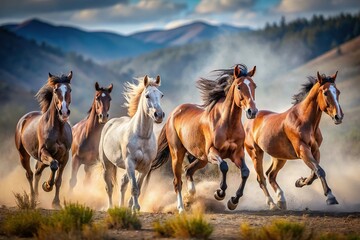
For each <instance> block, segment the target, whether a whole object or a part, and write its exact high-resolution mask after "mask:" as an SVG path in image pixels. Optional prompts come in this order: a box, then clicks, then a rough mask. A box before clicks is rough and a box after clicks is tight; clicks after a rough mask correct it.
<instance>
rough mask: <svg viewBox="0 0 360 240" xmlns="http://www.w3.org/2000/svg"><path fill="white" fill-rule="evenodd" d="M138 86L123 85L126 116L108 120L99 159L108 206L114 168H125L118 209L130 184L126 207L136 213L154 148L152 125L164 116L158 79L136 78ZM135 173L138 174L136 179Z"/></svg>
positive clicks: (102, 135) (114, 180)
mask: <svg viewBox="0 0 360 240" xmlns="http://www.w3.org/2000/svg"><path fill="white" fill-rule="evenodd" d="M137 80H138V82H139V84H137V85H136V84H132V83H129V82H128V83H126V85H125V90H126V92H125V94H124V95H125V99H126V101H127V104H126V106H127V107H128V115H129V116H123V117H120V118H113V119H111V120H110V121H108V122H107V123H106V124H105V126H104V129H103V130H102V132H101V138H100V144H99V159H100V162H101V163H102V165H103V167H104V180H105V183H106V191H107V194H108V199H109V207H112V193H113V186H114V184H115V183H116V171H117V168H118V167H119V168H122V169H125V170H126V172H125V173H124V175H123V177H122V180H121V189H120V206H124V198H125V192H126V189H127V185H128V183H129V181H130V184H131V198H130V201H129V207H130V208H132V211H133V212H135V211H139V210H140V205H139V203H138V198H139V195H140V189H141V185H142V183H143V180H144V177H145V176H146V175H147V174H148V172H149V171H150V168H151V162H152V160H153V159H154V158H155V156H156V152H157V145H156V138H155V133H154V129H153V126H154V122H155V123H161V122H162V121H163V118H164V116H165V114H164V112H163V111H162V109H161V104H160V103H161V101H160V100H161V98H162V97H163V94H162V92H161V91H160V90H159V89H158V87H159V86H160V76H157V77H156V79H152V78H148V76H145V77H144V78H141V79H137ZM135 170H136V171H137V172H138V173H139V174H138V177H137V179H136V176H135Z"/></svg>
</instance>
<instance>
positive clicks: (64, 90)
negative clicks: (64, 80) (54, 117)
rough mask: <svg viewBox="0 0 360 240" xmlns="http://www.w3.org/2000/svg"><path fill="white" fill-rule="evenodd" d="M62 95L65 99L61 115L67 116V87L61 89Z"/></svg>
mask: <svg viewBox="0 0 360 240" xmlns="http://www.w3.org/2000/svg"><path fill="white" fill-rule="evenodd" d="M59 89H60V90H61V94H62V97H63V100H62V103H61V113H62V114H64V115H66V114H67V108H66V101H65V94H66V91H67V87H66V86H65V85H61V86H60V88H59Z"/></svg>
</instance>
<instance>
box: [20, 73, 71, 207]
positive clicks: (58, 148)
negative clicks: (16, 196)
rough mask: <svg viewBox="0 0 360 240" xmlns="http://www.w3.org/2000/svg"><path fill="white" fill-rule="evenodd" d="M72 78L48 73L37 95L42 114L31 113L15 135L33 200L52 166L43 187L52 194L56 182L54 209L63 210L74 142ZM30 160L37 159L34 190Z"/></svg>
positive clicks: (69, 75) (22, 119) (25, 117)
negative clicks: (62, 198) (65, 174)
mask: <svg viewBox="0 0 360 240" xmlns="http://www.w3.org/2000/svg"><path fill="white" fill-rule="evenodd" d="M71 78H72V72H70V73H69V74H68V75H67V76H66V75H62V76H60V77H58V76H53V75H51V74H50V73H49V78H48V81H47V84H45V85H44V86H43V87H42V88H41V89H40V90H39V92H38V93H37V94H36V98H37V100H38V101H39V103H40V107H41V112H30V113H27V114H26V115H24V116H23V117H22V118H20V120H19V122H18V124H17V126H16V132H15V145H16V148H17V150H18V151H19V155H20V161H21V164H22V166H23V167H24V168H25V170H26V177H27V179H28V181H29V184H30V191H31V197H32V199H34V198H35V196H38V185H39V180H40V177H41V173H42V172H43V170H44V169H45V168H46V167H48V166H50V169H51V174H50V178H49V180H48V181H46V182H44V183H43V185H42V188H43V190H44V191H46V192H50V191H51V190H52V188H53V185H54V183H55V186H56V192H55V197H54V200H53V202H52V205H53V207H54V208H59V207H60V200H59V191H60V186H61V181H62V174H63V171H64V168H65V165H66V163H67V161H68V158H69V150H70V147H71V143H72V134H71V127H70V125H69V123H68V122H67V121H68V118H69V115H70V110H69V105H70V102H71V94H70V92H71V87H70V81H71ZM30 157H33V158H35V159H36V160H37V162H36V166H35V168H36V170H35V187H33V175H34V174H33V172H32V171H31V167H30ZM57 170H58V172H57V174H56V178H55V173H56V171H57ZM34 188H35V190H34Z"/></svg>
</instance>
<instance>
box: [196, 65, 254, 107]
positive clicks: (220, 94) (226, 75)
mask: <svg viewBox="0 0 360 240" xmlns="http://www.w3.org/2000/svg"><path fill="white" fill-rule="evenodd" d="M237 65H238V66H239V68H240V70H241V76H246V75H247V73H248V70H247V67H246V66H245V65H244V64H237ZM213 72H217V74H216V76H217V78H216V79H215V80H211V79H206V78H200V79H199V80H198V81H197V82H196V86H197V88H198V89H199V90H200V94H201V98H202V101H203V104H202V107H204V108H207V110H208V111H210V110H211V109H212V108H213V107H214V105H215V104H216V103H217V102H218V101H219V100H220V99H222V98H225V97H226V94H227V93H228V91H229V88H230V86H231V84H232V83H233V81H234V77H233V74H234V68H230V69H218V70H214V71H213Z"/></svg>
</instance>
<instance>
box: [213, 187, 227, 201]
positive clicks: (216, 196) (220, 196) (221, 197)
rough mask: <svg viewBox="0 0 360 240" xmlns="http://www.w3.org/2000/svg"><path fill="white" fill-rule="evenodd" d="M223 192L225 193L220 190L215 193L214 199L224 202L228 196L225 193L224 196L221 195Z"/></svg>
mask: <svg viewBox="0 0 360 240" xmlns="http://www.w3.org/2000/svg"><path fill="white" fill-rule="evenodd" d="M221 192H223V191H222V190H220V189H218V190H216V191H215V193H214V198H215V199H216V200H218V201H221V200H224V198H225V195H226V194H225V192H223V194H221Z"/></svg>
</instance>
